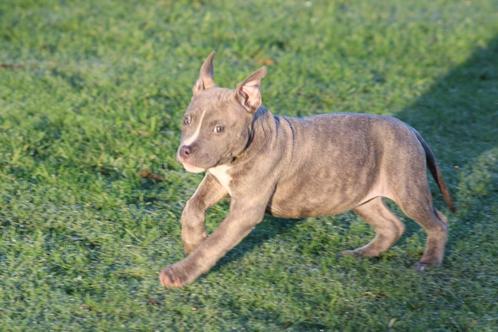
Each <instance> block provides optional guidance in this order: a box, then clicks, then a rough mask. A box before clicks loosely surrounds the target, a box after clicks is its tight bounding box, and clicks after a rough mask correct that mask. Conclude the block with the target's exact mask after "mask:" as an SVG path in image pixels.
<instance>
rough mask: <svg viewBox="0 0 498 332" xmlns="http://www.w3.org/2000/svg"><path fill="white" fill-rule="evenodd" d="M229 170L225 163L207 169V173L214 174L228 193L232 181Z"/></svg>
mask: <svg viewBox="0 0 498 332" xmlns="http://www.w3.org/2000/svg"><path fill="white" fill-rule="evenodd" d="M229 170H230V167H229V166H226V165H221V166H216V167H213V168H210V169H209V170H208V172H209V174H211V175H212V176H214V177H215V178H216V179H217V180H218V182H219V183H220V184H221V185H222V186H223V187H224V188H225V189H226V190H227V191H228V193H230V182H231V181H232V177H231V176H230V174H228V171H229Z"/></svg>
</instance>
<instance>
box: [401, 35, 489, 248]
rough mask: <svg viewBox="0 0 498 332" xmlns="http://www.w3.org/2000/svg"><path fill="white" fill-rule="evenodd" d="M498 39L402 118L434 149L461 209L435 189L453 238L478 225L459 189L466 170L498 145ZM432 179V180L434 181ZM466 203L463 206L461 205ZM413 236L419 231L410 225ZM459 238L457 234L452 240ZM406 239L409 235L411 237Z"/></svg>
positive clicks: (443, 81)
mask: <svg viewBox="0 0 498 332" xmlns="http://www.w3.org/2000/svg"><path fill="white" fill-rule="evenodd" d="M497 88H498V37H495V38H494V39H492V40H490V41H489V43H488V44H487V46H486V47H485V48H478V49H476V50H475V51H474V53H473V54H472V56H471V57H470V58H469V59H468V60H467V61H465V62H464V63H463V64H461V65H459V66H458V67H456V68H454V69H453V70H451V71H450V72H449V73H448V74H447V75H446V76H444V77H442V78H441V79H440V80H438V81H437V82H436V83H435V84H434V85H433V86H432V87H431V88H430V89H429V90H428V92H427V93H425V94H424V95H422V96H421V97H420V98H418V99H417V100H416V101H415V102H414V103H413V104H412V105H411V106H409V107H407V108H406V109H404V110H403V111H402V112H400V113H398V114H397V115H396V116H397V117H398V118H400V119H401V120H403V121H405V122H407V123H408V124H410V125H411V126H413V127H414V128H416V129H417V130H418V131H419V132H420V133H421V134H422V136H424V138H425V139H426V140H427V141H428V142H429V144H430V145H431V147H432V149H433V151H434V153H435V155H436V158H437V159H438V163H439V165H440V167H441V168H442V169H443V175H444V178H445V180H446V182H447V183H448V185H449V187H450V191H451V193H452V195H453V198H454V199H455V200H456V206H457V208H458V209H459V211H458V212H457V213H456V214H451V213H450V212H449V211H448V209H447V208H446V206H445V204H444V203H443V202H442V199H441V194H440V192H439V191H438V190H437V189H436V187H435V186H433V187H432V188H434V189H433V197H434V201H435V202H434V205H435V206H436V208H438V209H441V210H443V211H444V213H445V214H446V215H447V216H448V217H449V222H450V238H449V242H448V245H449V248H450V249H451V246H452V244H453V243H454V241H453V240H452V239H456V238H459V237H460V236H463V235H464V234H465V233H466V232H467V230H468V229H469V228H472V227H473V225H474V223H475V222H476V221H473V220H468V221H466V219H470V215H471V214H473V212H475V211H476V210H477V209H480V206H479V205H471V206H464V205H463V204H461V203H462V202H461V201H460V202H459V199H460V200H463V198H465V201H472V198H468V197H463V196H462V195H464V194H463V193H461V192H459V191H458V190H457V189H461V188H460V187H459V182H461V174H459V173H461V172H462V171H466V172H468V171H469V168H471V167H472V165H474V164H475V163H476V161H477V160H478V159H479V157H480V156H482V155H483V154H485V153H486V152H487V151H490V150H491V149H493V148H495V147H497V146H498V144H497V139H498V95H497ZM431 181H432V180H431ZM459 203H460V204H459ZM407 226H408V227H407V231H408V232H407V233H408V234H407V235H409V234H410V233H413V232H414V231H416V229H417V227H418V226H417V225H416V224H415V223H413V222H409V223H407ZM452 235H453V236H452ZM405 238H406V235H405Z"/></svg>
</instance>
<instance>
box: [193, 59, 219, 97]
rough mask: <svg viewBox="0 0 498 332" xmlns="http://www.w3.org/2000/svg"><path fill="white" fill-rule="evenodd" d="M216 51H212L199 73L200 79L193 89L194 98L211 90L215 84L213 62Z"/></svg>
mask: <svg viewBox="0 0 498 332" xmlns="http://www.w3.org/2000/svg"><path fill="white" fill-rule="evenodd" d="M214 53H215V52H214V51H212V52H211V53H210V54H209V55H208V57H207V58H206V60H204V63H203V64H202V66H201V70H200V71H199V78H198V79H197V82H195V84H194V87H193V88H192V92H193V94H194V96H195V95H196V94H198V93H199V92H201V91H204V90H207V89H211V88H212V87H213V86H214V85H215V84H214V69H213V60H214Z"/></svg>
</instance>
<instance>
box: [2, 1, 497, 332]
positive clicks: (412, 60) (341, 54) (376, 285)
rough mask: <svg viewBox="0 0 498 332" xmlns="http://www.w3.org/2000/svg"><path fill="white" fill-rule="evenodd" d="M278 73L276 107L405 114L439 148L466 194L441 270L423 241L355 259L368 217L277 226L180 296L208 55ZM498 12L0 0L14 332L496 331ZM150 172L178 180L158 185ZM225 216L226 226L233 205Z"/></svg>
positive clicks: (405, 4)
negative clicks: (191, 128)
mask: <svg viewBox="0 0 498 332" xmlns="http://www.w3.org/2000/svg"><path fill="white" fill-rule="evenodd" d="M212 49H215V50H217V52H218V53H217V60H216V64H215V67H216V69H215V70H216V78H217V82H218V83H219V84H220V85H222V86H234V85H235V83H236V82H238V81H239V80H240V79H242V78H243V77H245V76H246V75H247V74H249V73H250V72H252V71H253V70H255V69H257V68H258V67H259V66H261V65H262V64H267V65H269V75H268V76H267V78H265V81H264V86H263V91H264V96H263V98H264V101H265V104H266V105H267V106H268V108H269V109H270V110H272V111H273V112H274V113H277V114H287V115H303V116H304V115H309V114H316V113H323V112H341V111H348V112H368V113H377V114H390V115H395V116H397V117H399V118H401V119H402V120H404V121H407V122H408V123H410V124H411V125H413V126H414V127H415V128H417V129H418V130H419V131H420V132H421V133H422V134H423V135H424V136H425V137H426V139H427V140H428V141H429V142H430V144H431V145H432V147H433V149H434V151H435V152H436V155H437V157H438V159H439V161H440V164H441V166H442V169H443V172H444V174H445V178H446V180H447V182H448V183H449V185H450V187H451V189H452V191H453V194H454V196H455V198H456V201H457V204H458V206H459V212H458V213H456V214H449V212H448V210H447V209H446V208H445V207H444V206H443V203H442V200H441V196H440V195H439V193H438V192H437V191H436V189H435V187H434V186H433V188H434V196H435V201H436V202H435V204H436V205H437V206H438V207H439V208H441V209H442V210H443V211H444V212H445V213H447V214H448V216H449V221H450V239H449V243H448V250H447V258H446V260H445V263H444V266H443V267H442V268H440V269H436V270H432V271H429V272H427V273H424V274H417V273H416V272H415V271H414V269H413V268H412V266H413V264H414V263H415V262H416V261H417V260H418V259H419V257H420V255H421V253H422V251H423V248H424V240H425V235H424V232H423V231H422V230H421V229H420V228H419V227H418V226H417V225H415V224H414V223H413V222H411V221H408V220H406V222H407V226H408V231H407V233H406V235H405V236H404V237H403V239H402V240H401V241H400V242H399V243H398V244H397V245H396V246H394V247H393V248H392V249H391V250H390V251H389V252H388V253H386V254H385V255H384V256H383V257H381V258H379V259H372V260H369V259H359V260H358V259H354V258H351V257H341V256H339V255H338V253H339V252H340V251H341V250H344V249H349V248H353V247H355V246H359V245H361V244H364V243H366V242H367V241H369V239H370V238H371V236H372V231H371V230H370V229H369V227H368V226H367V225H366V224H365V223H363V222H362V221H361V220H360V219H359V218H358V217H356V216H355V215H353V214H345V215H341V216H336V217H326V218H318V219H314V218H308V219H304V220H301V221H297V222H296V221H290V220H279V219H274V218H271V217H267V218H265V221H264V222H263V223H262V224H261V225H259V226H258V228H256V230H255V231H254V232H253V233H252V234H251V235H250V236H249V237H248V238H247V239H246V240H245V241H244V242H242V243H241V245H239V246H238V247H237V248H236V249H235V250H233V251H232V252H230V253H229V254H228V256H227V257H225V258H224V259H223V260H222V261H221V262H220V264H218V265H217V267H216V268H215V269H214V270H212V271H211V272H210V273H208V274H206V275H205V276H203V277H201V278H200V279H199V280H198V281H197V282H196V283H194V284H192V285H190V286H188V287H186V288H184V289H174V290H165V289H163V288H162V287H161V286H160V285H159V282H158V272H159V270H160V269H161V268H162V267H164V266H166V265H167V264H170V263H173V262H175V261H176V260H178V259H180V258H182V257H183V253H182V246H181V241H180V225H179V216H180V213H181V210H182V207H183V204H184V203H185V201H186V200H187V199H188V198H189V196H190V195H191V194H192V193H193V191H194V190H195V187H196V184H197V183H198V182H199V181H200V177H199V176H195V175H190V174H186V173H185V172H184V171H183V170H182V169H181V166H180V165H178V164H177V163H176V162H175V156H174V155H175V149H176V147H177V144H178V141H179V125H180V119H181V116H182V113H183V110H184V108H185V106H186V105H187V103H188V102H189V99H190V93H191V86H192V85H193V83H194V81H195V79H196V76H197V72H198V69H199V66H200V64H201V61H202V59H203V58H204V57H205V56H207V54H208V53H209V52H210V51H211V50H212ZM497 128H498V3H497V1H493V0H475V1H443V0H430V1H429V0H421V1H393V0H391V1H388V0H385V1H384V0H383V1H368V0H364V1H308V2H306V1H286V2H283V1H282V2H278V1H251V2H245V1H244V2H242V1H240V2H234V1H225V2H223V1H213V2H211V1H194V2H187V1H168V0H165V1H158V2H154V1H145V2H142V1H126V2H125V1H97V0H95V1H24V0H22V1H17V0H4V1H1V2H0V230H1V236H0V330H2V331H10V330H28V331H33V330H46V331H49V330H50V331H54V330H55V331H57V330H64V331H69V330H122V331H130V330H144V331H151V330H185V331H200V330H209V331H218V330H238V331H239V330H248V331H252V330H259V331H276V330H288V331H313V330H351V331H366V330H380V331H385V330H389V329H392V330H399V331H406V330H410V331H427V330H436V331H446V330H452V331H453V330H454V331H467V330H471V331H496V330H498V220H497V219H498V217H497V216H498V186H497V183H498V162H497V160H498V130H497ZM143 170H150V171H151V172H153V173H155V174H158V175H160V176H162V177H163V180H162V181H156V180H152V179H150V178H144V177H143V176H140V172H141V171H143ZM227 208H228V205H227V203H226V202H225V203H222V204H220V205H218V206H216V207H214V208H213V209H212V210H211V211H210V213H209V216H208V228H209V229H210V230H212V229H214V228H215V227H216V225H217V223H218V222H219V221H220V220H221V219H222V218H223V216H224V215H225V214H226V212H227Z"/></svg>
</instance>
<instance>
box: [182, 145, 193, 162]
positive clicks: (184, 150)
mask: <svg viewBox="0 0 498 332" xmlns="http://www.w3.org/2000/svg"><path fill="white" fill-rule="evenodd" d="M191 153H192V147H191V146H190V145H183V146H182V147H181V148H180V157H182V158H183V159H187V158H188V157H189V156H190V154H191Z"/></svg>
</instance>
